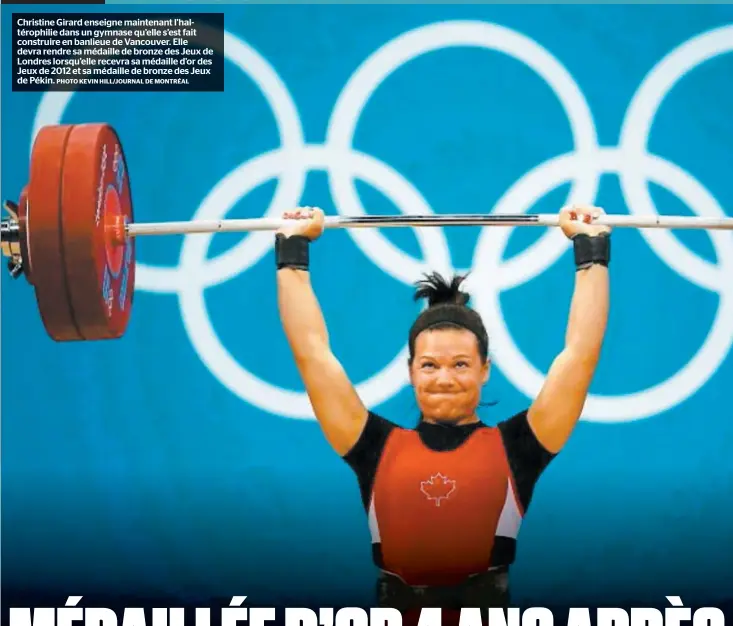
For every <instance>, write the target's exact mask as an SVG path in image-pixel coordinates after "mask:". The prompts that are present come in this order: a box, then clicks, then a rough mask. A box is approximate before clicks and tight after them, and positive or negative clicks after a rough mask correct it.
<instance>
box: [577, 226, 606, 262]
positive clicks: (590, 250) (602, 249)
mask: <svg viewBox="0 0 733 626" xmlns="http://www.w3.org/2000/svg"><path fill="white" fill-rule="evenodd" d="M573 249H574V252H575V268H576V270H584V269H587V268H589V267H590V266H591V265H594V264H596V263H597V264H599V265H603V266H604V267H608V264H609V262H610V261H611V237H610V236H609V235H607V234H600V235H596V236H594V237H591V236H590V235H585V234H580V235H575V237H573Z"/></svg>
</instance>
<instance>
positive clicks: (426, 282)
mask: <svg viewBox="0 0 733 626" xmlns="http://www.w3.org/2000/svg"><path fill="white" fill-rule="evenodd" d="M424 276H425V278H424V279H423V280H419V281H418V282H417V283H415V286H416V287H417V291H416V292H415V301H417V300H420V299H422V298H425V299H426V300H427V301H428V306H435V305H438V304H458V305H466V304H468V301H469V300H470V299H471V296H470V295H468V294H467V293H466V292H464V291H461V290H460V286H461V283H462V282H463V281H464V280H465V279H466V277H465V276H458V275H456V276H454V277H453V280H451V281H450V283H448V282H447V281H446V280H445V278H443V277H442V276H441V275H440V274H438V273H437V272H433V273H432V274H425V275H424Z"/></svg>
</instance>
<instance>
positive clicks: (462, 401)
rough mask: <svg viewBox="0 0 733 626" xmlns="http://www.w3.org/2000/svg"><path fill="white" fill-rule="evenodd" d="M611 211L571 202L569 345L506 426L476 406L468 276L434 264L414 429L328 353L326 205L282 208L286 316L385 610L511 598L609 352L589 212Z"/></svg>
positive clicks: (422, 292)
mask: <svg viewBox="0 0 733 626" xmlns="http://www.w3.org/2000/svg"><path fill="white" fill-rule="evenodd" d="M602 212H603V211H602V210H601V209H599V208H596V207H572V208H569V209H563V210H562V211H561V212H560V227H561V228H562V231H563V232H564V233H565V235H566V236H567V237H568V238H569V239H570V240H571V241H572V245H573V248H574V261H575V287H574V292H573V296H572V302H571V306H570V313H569V318H568V323H567V329H566V334H565V346H564V348H563V349H562V351H561V352H560V354H559V355H558V356H557V357H556V358H555V360H554V361H553V363H552V366H551V367H550V370H549V372H548V374H547V376H546V379H545V382H544V385H543V387H542V389H541V391H540V393H539V395H538V396H537V397H536V398H535V399H534V401H533V402H532V403H531V405H530V406H529V407H528V408H527V409H526V410H523V411H522V412H520V413H518V414H516V415H514V416H513V417H509V418H508V419H505V420H504V421H501V422H500V423H499V424H498V425H497V426H488V425H487V424H484V423H483V422H482V421H481V420H480V419H479V418H478V416H477V414H476V408H477V406H478V404H479V400H480V395H481V389H482V387H483V385H485V384H486V382H487V381H488V379H489V368H490V359H489V355H488V351H489V337H488V334H487V331H486V329H485V328H484V324H483V322H482V320H481V317H480V315H479V314H478V313H477V312H476V311H474V310H473V309H471V308H469V307H468V306H467V304H468V300H469V295H468V294H466V293H464V292H463V291H461V289H460V287H461V282H462V277H456V278H453V280H452V281H451V282H450V283H449V282H447V281H445V280H444V279H443V278H442V277H440V276H439V275H437V274H433V275H430V276H427V277H426V278H425V280H423V281H421V282H419V283H418V289H417V292H416V294H415V298H416V299H421V298H423V299H427V302H428V306H427V308H425V309H424V310H423V312H422V313H421V314H420V315H419V316H418V317H417V319H416V320H415V322H414V324H413V325H412V328H411V329H410V332H409V337H408V346H409V360H408V363H407V365H408V367H409V373H410V381H411V384H412V386H413V389H414V393H415V396H416V400H417V405H418V407H419V409H420V419H419V421H418V423H417V425H416V426H415V427H414V428H403V427H401V426H399V425H397V424H395V423H393V422H391V421H390V420H388V419H386V418H384V417H382V416H380V415H377V414H376V413H374V412H373V411H371V410H370V409H368V408H367V407H365V406H364V404H363V403H362V401H361V400H360V398H359V396H358V395H357V393H356V391H355V388H354V386H353V385H352V384H351V382H350V381H349V378H348V376H347V375H346V373H345V372H344V369H343V368H342V366H341V364H340V363H339V361H338V360H337V358H336V357H335V356H334V354H333V353H332V351H331V348H330V345H329V339H328V332H327V330H326V325H325V323H324V319H323V315H322V312H321V309H320V307H319V304H318V301H317V299H316V296H315V294H314V292H313V289H312V287H311V281H310V277H309V273H308V260H309V247H310V243H311V242H312V241H313V240H315V239H317V238H318V237H319V236H320V235H321V233H322V232H323V226H324V216H323V212H322V211H321V210H320V209H310V208H306V209H301V210H297V211H294V212H289V213H285V215H284V217H285V218H286V224H285V226H284V227H283V228H281V229H280V230H279V231H278V232H277V234H276V235H275V237H276V242H275V250H276V260H277V288H278V306H279V311H280V318H281V322H282V325H283V329H284V331H285V334H286V336H287V339H288V342H289V345H290V348H291V350H292V353H293V356H294V359H295V362H296V364H297V367H298V371H299V372H300V375H301V377H302V380H303V383H304V385H305V388H306V390H307V393H308V396H309V398H310V402H311V404H312V407H313V411H314V413H315V416H316V418H317V419H318V422H319V424H320V426H321V428H322V430H323V433H324V435H325V437H326V438H327V440H328V442H329V443H330V445H331V446H332V447H333V449H334V450H335V451H336V453H337V454H339V455H340V456H341V457H342V458H343V459H344V461H345V462H346V463H347V464H348V465H349V466H350V467H351V468H352V469H353V471H354V472H355V474H356V477H357V479H358V484H359V488H360V490H361V497H362V501H363V505H364V508H365V511H366V514H367V517H368V523H369V529H370V531H371V536H372V546H373V554H374V560H375V563H376V565H377V567H378V569H379V580H378V598H379V604H380V605H381V606H389V607H395V608H398V609H400V610H401V611H403V615H405V617H406V618H407V617H408V615H412V616H415V615H416V612H418V613H419V609H420V608H422V607H441V608H443V609H444V618H445V615H446V610H447V611H455V610H457V609H460V608H462V607H490V606H499V607H503V606H507V605H508V604H509V602H510V596H509V587H508V572H509V567H510V565H511V564H512V562H513V561H514V556H515V549H516V540H517V535H518V532H519V527H520V524H521V521H522V518H523V516H524V515H525V513H526V511H527V507H528V506H529V503H530V499H531V497H532V492H533V489H534V486H535V484H536V482H537V480H538V479H539V477H540V475H541V473H542V472H543V470H544V469H545V468H546V467H547V465H548V464H549V463H550V461H551V460H552V459H553V458H554V457H555V456H556V455H557V454H558V452H559V451H560V450H561V448H562V447H563V446H564V445H565V443H566V442H567V440H568V438H569V437H570V434H571V432H572V431H573V429H574V427H575V425H576V423H577V421H578V419H579V417H580V414H581V411H582V409H583V405H584V403H585V399H586V396H587V393H588V389H589V387H590V384H591V380H592V378H593V375H594V372H595V369H596V365H597V363H598V360H599V356H600V352H601V346H602V343H603V336H604V333H605V330H606V324H607V317H608V302H609V277H608V262H609V255H610V228H608V227H607V226H599V225H597V224H594V223H592V220H593V218H594V217H597V216H599V215H600V214H601V213H602ZM453 614H454V615H455V613H453ZM408 619H409V618H408ZM409 621H413V620H412V619H410V620H409Z"/></svg>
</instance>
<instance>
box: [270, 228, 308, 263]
mask: <svg viewBox="0 0 733 626" xmlns="http://www.w3.org/2000/svg"><path fill="white" fill-rule="evenodd" d="M309 244H310V239H308V237H304V236H303V235H291V236H290V237H286V236H285V235H283V234H282V233H278V234H277V235H275V263H276V264H277V269H279V270H280V269H282V268H283V267H292V268H293V269H296V270H304V271H306V272H307V271H308V263H309V261H310V257H309V254H308V252H309Z"/></svg>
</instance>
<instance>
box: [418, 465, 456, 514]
mask: <svg viewBox="0 0 733 626" xmlns="http://www.w3.org/2000/svg"><path fill="white" fill-rule="evenodd" d="M455 490H456V481H455V480H451V479H450V478H447V477H446V476H443V474H440V473H438V474H435V475H434V476H431V477H430V478H429V479H428V480H423V481H422V482H420V491H422V492H423V493H424V494H425V495H426V496H427V498H428V500H435V506H440V503H441V501H442V500H447V499H448V498H449V497H450V495H451V494H452V493H453V492H454V491H455Z"/></svg>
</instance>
